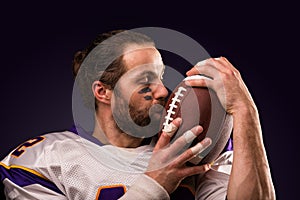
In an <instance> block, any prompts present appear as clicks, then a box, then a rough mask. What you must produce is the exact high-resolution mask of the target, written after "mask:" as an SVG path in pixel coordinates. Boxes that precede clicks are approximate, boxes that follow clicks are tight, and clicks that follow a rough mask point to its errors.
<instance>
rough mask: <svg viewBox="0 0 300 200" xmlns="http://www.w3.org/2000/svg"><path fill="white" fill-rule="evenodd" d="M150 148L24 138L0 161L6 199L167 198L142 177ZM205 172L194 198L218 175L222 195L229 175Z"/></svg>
mask: <svg viewBox="0 0 300 200" xmlns="http://www.w3.org/2000/svg"><path fill="white" fill-rule="evenodd" d="M152 149H153V146H152V145H145V146H141V147H138V148H133V149H131V148H118V147H114V146H111V145H102V146H101V145H98V144H95V143H93V142H91V141H89V140H87V139H84V138H82V137H80V136H78V135H77V134H74V133H72V132H69V131H65V132H59V133H50V134H46V135H43V136H38V137H35V138H33V139H31V140H28V141H27V142H25V143H23V144H21V145H20V146H19V147H17V148H16V149H15V150H13V151H12V152H11V153H10V154H9V155H8V156H7V157H6V158H5V159H4V160H2V162H1V163H0V175H1V181H2V183H3V184H4V186H5V194H6V197H7V199H30V200H34V199H39V200H40V199H43V200H47V199H55V200H60V199H64V200H65V199H74V200H75V199H76V200H83V199H84V200H86V199H87V200H89V199H96V200H105V199H110V200H114V199H169V198H170V197H169V195H168V193H167V192H166V191H165V190H164V188H163V187H162V186H160V185H159V184H158V183H157V182H155V181H154V180H153V179H151V178H149V177H148V176H146V175H144V171H145V169H147V165H148V161H149V158H150V156H151V151H152ZM214 173H216V171H212V172H211V174H214ZM206 174H207V175H201V176H199V177H197V178H196V179H195V181H196V182H197V181H198V182H199V181H200V182H201V183H202V184H201V183H197V185H198V187H196V192H197V193H196V196H197V198H198V199H201V198H202V197H204V196H203V195H204V194H202V191H204V192H205V195H207V194H208V193H207V189H208V188H209V187H204V186H205V185H207V184H208V185H211V184H209V182H211V183H213V182H214V181H215V179H219V178H220V177H221V178H222V180H224V181H223V182H222V185H220V187H222V188H223V190H222V195H223V196H224V197H225V195H226V187H227V181H228V175H227V174H226V173H220V172H218V173H217V174H216V175H213V176H209V174H208V173H206ZM206 180H207V181H206ZM205 183H206V184H205ZM212 188H213V187H212V186H211V189H210V190H211V191H212V190H213V189H212Z"/></svg>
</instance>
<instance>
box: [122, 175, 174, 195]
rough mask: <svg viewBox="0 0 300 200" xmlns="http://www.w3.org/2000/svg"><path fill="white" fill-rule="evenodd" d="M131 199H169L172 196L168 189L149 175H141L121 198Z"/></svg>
mask: <svg viewBox="0 0 300 200" xmlns="http://www.w3.org/2000/svg"><path fill="white" fill-rule="evenodd" d="M130 199H140V200H143V199H144V200H146V199H153V200H156V199H157V200H169V199H170V197H169V194H168V193H167V191H166V190H165V189H164V188H163V187H162V186H161V185H159V184H158V183H157V182H156V181H155V180H153V179H152V178H150V177H148V176H147V175H140V177H139V178H138V179H137V180H136V182H135V183H134V184H133V185H132V186H131V187H130V188H129V190H128V191H127V192H126V193H125V194H124V195H123V196H122V197H121V198H120V200H130Z"/></svg>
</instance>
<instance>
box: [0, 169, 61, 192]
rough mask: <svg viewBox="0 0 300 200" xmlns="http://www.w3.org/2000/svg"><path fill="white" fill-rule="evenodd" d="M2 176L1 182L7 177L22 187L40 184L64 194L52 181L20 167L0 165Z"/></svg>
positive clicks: (0, 174)
mask: <svg viewBox="0 0 300 200" xmlns="http://www.w3.org/2000/svg"><path fill="white" fill-rule="evenodd" d="M0 178H1V182H3V180H4V179H5V178H7V179H9V180H10V181H12V182H14V183H15V184H17V185H19V186H21V187H24V186H27V185H31V184H39V185H41V186H43V187H46V188H48V189H50V190H52V191H55V192H57V193H59V194H62V195H63V193H62V192H61V191H60V190H59V189H58V188H57V187H56V185H55V184H54V183H52V182H51V181H49V180H46V179H43V178H41V177H39V176H37V175H35V174H32V173H30V172H28V171H26V170H23V169H20V168H10V169H7V168H5V167H3V166H2V165H0Z"/></svg>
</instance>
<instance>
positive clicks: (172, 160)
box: [145, 118, 211, 194]
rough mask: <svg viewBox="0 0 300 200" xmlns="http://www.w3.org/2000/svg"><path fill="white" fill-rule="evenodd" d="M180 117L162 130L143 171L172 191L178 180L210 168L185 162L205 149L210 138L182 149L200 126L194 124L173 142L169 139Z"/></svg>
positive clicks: (197, 132)
mask: <svg viewBox="0 0 300 200" xmlns="http://www.w3.org/2000/svg"><path fill="white" fill-rule="evenodd" d="M180 123H181V119H180V118H177V119H175V120H173V122H172V123H171V124H170V125H169V127H170V128H169V129H168V130H164V131H163V132H162V134H161V135H160V138H159V139H158V141H157V144H156V146H155V148H154V151H153V155H152V157H151V159H150V162H149V166H148V170H147V172H146V173H145V174H146V175H148V176H149V177H151V178H153V179H154V180H155V181H157V182H158V183H159V184H160V185H161V186H163V187H164V188H165V189H166V191H167V192H168V193H169V194H170V193H172V192H173V191H174V190H175V189H176V188H177V187H178V185H179V184H180V182H181V181H182V180H183V179H184V178H186V177H188V176H192V175H195V174H199V173H204V172H206V171H208V170H209V169H210V166H209V165H208V164H206V165H201V166H187V165H186V162H188V161H189V160H190V159H192V158H193V157H195V156H196V155H198V154H199V153H201V152H202V151H203V150H205V149H206V148H207V147H208V146H209V145H210V144H211V139H210V138H205V139H203V140H202V141H201V142H199V143H198V144H196V145H195V146H193V147H191V148H189V149H187V150H185V151H183V152H182V150H183V149H185V147H186V146H187V145H190V144H191V142H192V141H193V140H194V139H195V138H196V137H197V136H198V135H199V134H201V132H202V131H203V128H202V127H201V126H196V127H194V128H193V129H191V130H189V131H187V132H186V133H185V134H183V135H182V136H181V137H179V138H178V139H177V140H176V141H174V143H172V144H170V140H171V138H172V136H173V135H174V133H175V132H176V130H177V129H178V127H179V126H180Z"/></svg>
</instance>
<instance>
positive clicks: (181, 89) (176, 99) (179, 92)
mask: <svg viewBox="0 0 300 200" xmlns="http://www.w3.org/2000/svg"><path fill="white" fill-rule="evenodd" d="M186 91H187V89H186V88H184V87H182V86H180V87H179V88H178V89H177V91H176V92H175V93H174V94H175V95H174V97H173V98H172V101H171V103H170V104H169V109H168V110H167V115H166V116H165V122H164V123H163V126H164V129H165V128H166V126H168V125H169V124H170V123H171V122H172V121H173V120H174V118H172V117H171V115H173V114H176V113H175V111H173V109H174V108H177V107H178V106H177V105H176V103H180V101H181V100H180V97H183V96H184V94H183V92H186Z"/></svg>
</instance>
